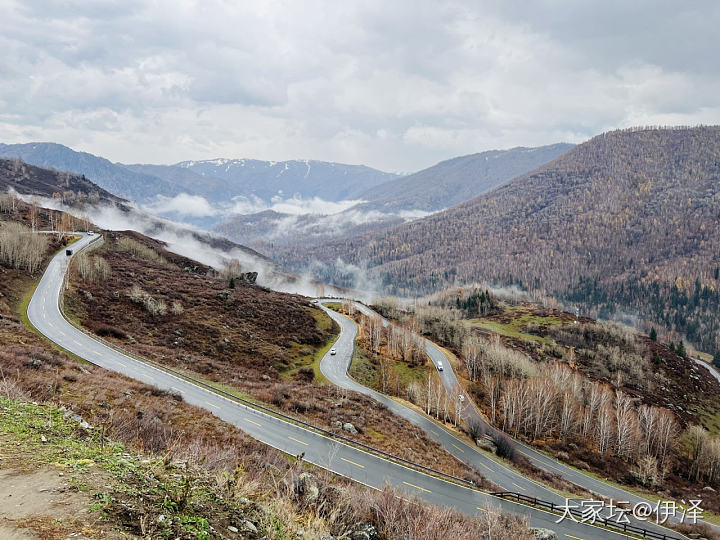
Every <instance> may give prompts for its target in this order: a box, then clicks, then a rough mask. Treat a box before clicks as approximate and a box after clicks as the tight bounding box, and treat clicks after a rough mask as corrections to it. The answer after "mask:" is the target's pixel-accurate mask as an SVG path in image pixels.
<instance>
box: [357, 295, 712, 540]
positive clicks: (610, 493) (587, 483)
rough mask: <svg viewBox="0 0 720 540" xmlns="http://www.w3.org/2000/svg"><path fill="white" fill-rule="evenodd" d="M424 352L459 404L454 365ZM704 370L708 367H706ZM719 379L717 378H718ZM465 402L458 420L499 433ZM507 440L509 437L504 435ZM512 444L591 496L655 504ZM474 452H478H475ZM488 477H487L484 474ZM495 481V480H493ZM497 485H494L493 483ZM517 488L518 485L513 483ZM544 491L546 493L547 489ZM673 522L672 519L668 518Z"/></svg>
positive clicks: (428, 345)
mask: <svg viewBox="0 0 720 540" xmlns="http://www.w3.org/2000/svg"><path fill="white" fill-rule="evenodd" d="M355 305H356V306H357V308H358V310H359V311H360V312H361V313H363V314H365V315H368V316H377V317H380V318H381V319H382V321H383V325H386V326H387V325H388V324H389V322H388V321H387V319H385V318H384V317H382V316H381V315H380V314H378V313H377V312H375V311H373V310H372V309H370V308H369V307H367V306H365V305H363V304H360V303H359V302H356V303H355ZM424 341H425V351H426V352H427V354H428V356H429V357H430V360H431V361H432V363H433V364H434V365H435V368H436V369H437V365H438V362H443V371H438V372H437V373H438V375H439V377H440V380H441V381H442V383H443V386H444V387H445V390H446V391H447V392H448V394H449V395H450V396H452V397H453V399H455V400H456V401H457V402H458V403H460V402H459V396H460V395H461V394H462V393H463V389H462V386H460V383H459V382H458V379H457V376H456V375H455V372H454V371H453V366H452V364H451V362H450V360H449V359H448V357H447V356H446V355H445V353H444V352H443V351H442V349H440V347H438V346H437V345H436V344H435V343H433V342H432V341H430V340H428V339H425V340H424ZM706 367H707V366H706ZM718 377H719V379H718V380H720V376H718ZM465 397H466V398H467V399H465V400H464V402H463V404H462V405H461V408H460V417H461V418H462V419H463V421H465V423H466V424H468V425H472V424H474V425H479V426H482V428H483V429H484V430H485V432H486V433H493V432H498V431H499V430H498V429H497V428H496V427H494V426H492V425H490V424H489V423H488V422H487V421H486V420H485V418H484V417H483V416H482V415H481V414H480V413H479V411H478V410H477V408H476V407H475V405H474V404H473V403H472V401H471V400H470V399H469V396H465ZM505 435H506V436H507V437H508V438H510V436H509V435H507V434H505ZM513 441H514V443H515V445H516V451H518V452H520V453H521V454H523V455H524V456H525V457H527V458H528V459H529V460H530V462H531V463H532V464H533V465H535V466H536V467H538V468H540V469H543V470H545V471H548V472H550V473H553V474H556V475H558V476H560V477H562V478H564V479H565V480H568V481H569V482H572V483H573V484H575V485H577V486H580V487H581V488H583V489H586V490H587V491H589V492H591V493H595V494H597V495H598V496H600V497H603V498H606V499H612V500H613V501H615V502H617V501H623V502H624V501H627V502H628V503H629V504H630V505H635V504H637V503H649V504H651V505H653V506H654V503H653V502H652V501H649V500H648V499H645V498H643V497H640V496H639V495H635V494H634V493H630V492H628V491H625V490H624V489H621V488H619V487H616V486H613V485H610V484H608V483H606V482H602V481H601V480H598V479H597V478H593V477H592V476H590V475H587V474H585V473H583V472H581V471H578V470H577V469H573V468H572V467H570V466H568V465H565V464H564V463H561V462H559V461H558V460H556V459H553V458H551V457H549V456H547V455H545V454H543V453H541V452H538V451H537V450H535V449H534V448H532V447H530V446H528V445H526V444H524V443H522V442H520V441H518V440H515V439H513ZM475 452H477V450H475ZM486 476H487V475H486ZM488 478H490V479H491V480H492V479H493V477H492V476H488ZM493 481H494V480H493ZM496 483H497V482H496ZM498 485H500V486H501V487H503V489H507V490H508V491H517V490H513V489H510V488H508V487H507V486H506V485H505V484H502V483H501V484H498ZM516 486H517V484H516ZM546 491H547V490H546ZM521 493H525V494H531V495H533V496H536V497H538V498H539V499H545V494H543V493H540V492H532V493H529V492H525V491H521ZM546 500H549V501H553V502H554V499H546ZM670 519H671V520H672V517H670ZM636 525H638V526H641V527H645V528H647V529H652V530H654V531H656V532H660V533H661V534H662V533H663V532H664V533H667V529H665V528H664V527H656V526H653V524H652V523H636ZM711 526H713V527H714V525H712V524H711Z"/></svg>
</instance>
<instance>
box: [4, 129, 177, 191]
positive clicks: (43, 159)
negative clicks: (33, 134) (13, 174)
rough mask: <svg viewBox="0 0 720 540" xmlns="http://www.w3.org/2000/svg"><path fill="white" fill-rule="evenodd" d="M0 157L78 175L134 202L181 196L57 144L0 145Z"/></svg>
mask: <svg viewBox="0 0 720 540" xmlns="http://www.w3.org/2000/svg"><path fill="white" fill-rule="evenodd" d="M0 157H6V158H14V157H17V158H20V159H22V160H23V161H24V162H25V163H28V164H30V165H35V166H36V167H45V168H53V169H57V170H59V171H69V172H73V173H76V174H82V175H85V176H86V177H87V178H88V179H89V180H91V181H92V182H94V183H95V184H97V185H98V186H99V187H101V188H102V189H105V190H107V191H109V192H110V193H113V194H114V195H117V196H118V197H123V198H125V199H131V200H135V201H138V202H140V201H145V200H149V199H151V198H153V197H154V196H155V195H156V194H159V193H162V194H163V195H166V196H168V197H173V196H175V195H178V194H179V193H180V192H181V190H180V189H179V187H178V186H177V185H175V184H173V183H171V182H167V181H165V180H162V179H160V178H158V177H157V176H149V175H146V174H140V173H137V172H134V171H131V170H129V169H127V168H126V167H123V166H122V165H118V164H115V163H112V162H110V161H108V160H107V159H105V158H101V157H97V156H94V155H92V154H88V153H87V152H76V151H75V150H72V149H70V148H68V147H67V146H63V145H61V144H55V143H27V144H0Z"/></svg>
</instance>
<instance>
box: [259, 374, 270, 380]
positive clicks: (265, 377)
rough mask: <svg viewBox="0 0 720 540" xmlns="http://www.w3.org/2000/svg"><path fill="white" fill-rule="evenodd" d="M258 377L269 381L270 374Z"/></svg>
mask: <svg viewBox="0 0 720 540" xmlns="http://www.w3.org/2000/svg"><path fill="white" fill-rule="evenodd" d="M260 378H261V379H262V380H263V381H269V380H270V376H269V375H263V376H262V377H260Z"/></svg>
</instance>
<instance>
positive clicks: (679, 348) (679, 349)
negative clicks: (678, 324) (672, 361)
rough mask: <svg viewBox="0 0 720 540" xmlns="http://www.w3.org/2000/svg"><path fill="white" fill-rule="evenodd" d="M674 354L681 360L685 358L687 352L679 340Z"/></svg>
mask: <svg viewBox="0 0 720 540" xmlns="http://www.w3.org/2000/svg"><path fill="white" fill-rule="evenodd" d="M676 352H677V353H678V354H679V355H680V356H682V357H683V358H686V357H687V351H686V350H685V343H683V341H682V340H680V343H678V345H677V351H676Z"/></svg>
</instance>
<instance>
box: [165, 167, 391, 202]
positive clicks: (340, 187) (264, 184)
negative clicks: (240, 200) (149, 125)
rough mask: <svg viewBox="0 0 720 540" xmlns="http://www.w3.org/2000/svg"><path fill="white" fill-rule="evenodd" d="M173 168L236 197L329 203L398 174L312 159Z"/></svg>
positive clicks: (351, 196) (354, 197)
mask: <svg viewBox="0 0 720 540" xmlns="http://www.w3.org/2000/svg"><path fill="white" fill-rule="evenodd" d="M172 168H173V169H177V168H180V169H185V170H189V171H191V172H193V173H195V174H198V175H200V176H203V177H206V178H219V179H221V180H224V181H225V182H226V183H227V185H228V186H231V189H232V191H233V192H234V193H235V194H236V195H243V196H245V197H249V196H251V195H254V196H256V197H259V198H260V199H262V200H264V201H270V200H271V199H272V198H273V197H275V196H278V195H279V196H281V197H283V198H285V197H293V196H299V197H302V198H312V197H319V198H320V199H323V200H326V201H340V200H346V199H356V198H358V197H359V196H360V194H362V193H364V192H365V191H366V190H368V189H370V188H372V187H374V186H377V185H379V184H382V183H384V182H387V181H388V180H391V179H394V178H397V175H395V174H392V173H386V172H382V171H378V170H376V169H371V168H370V167H366V166H364V165H344V164H341V163H328V162H324V161H309V160H294V161H258V160H255V159H212V160H206V161H183V162H181V163H178V164H177V165H174V166H173V167H172Z"/></svg>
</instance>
